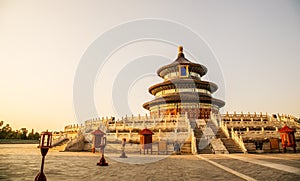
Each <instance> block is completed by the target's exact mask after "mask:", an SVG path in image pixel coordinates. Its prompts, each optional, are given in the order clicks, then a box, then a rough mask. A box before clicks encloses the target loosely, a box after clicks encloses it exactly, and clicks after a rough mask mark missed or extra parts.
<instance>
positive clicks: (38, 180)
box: [35, 131, 52, 181]
mask: <svg viewBox="0 0 300 181" xmlns="http://www.w3.org/2000/svg"><path fill="white" fill-rule="evenodd" d="M51 144H52V133H51V132H48V131H44V132H42V133H41V137H40V144H39V146H38V147H39V148H40V149H41V154H42V164H41V171H40V172H39V173H38V174H37V176H36V177H35V181H46V180H47V178H46V175H45V174H44V162H45V156H46V155H47V153H48V150H49V148H51Z"/></svg>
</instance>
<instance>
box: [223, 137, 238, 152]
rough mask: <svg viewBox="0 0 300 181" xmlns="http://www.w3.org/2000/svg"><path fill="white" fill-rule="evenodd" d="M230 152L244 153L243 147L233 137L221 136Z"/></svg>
mask: <svg viewBox="0 0 300 181" xmlns="http://www.w3.org/2000/svg"><path fill="white" fill-rule="evenodd" d="M221 140H222V142H223V144H224V145H225V147H226V148H227V150H228V152H229V153H243V151H242V150H241V148H240V147H239V146H238V145H237V144H236V143H235V141H234V140H233V139H231V138H221Z"/></svg>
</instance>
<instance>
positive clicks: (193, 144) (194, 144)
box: [191, 130, 197, 155]
mask: <svg viewBox="0 0 300 181" xmlns="http://www.w3.org/2000/svg"><path fill="white" fill-rule="evenodd" d="M191 136H192V139H191V149H192V154H194V155H195V154H197V140H196V137H195V135H194V131H193V130H192V131H191Z"/></svg>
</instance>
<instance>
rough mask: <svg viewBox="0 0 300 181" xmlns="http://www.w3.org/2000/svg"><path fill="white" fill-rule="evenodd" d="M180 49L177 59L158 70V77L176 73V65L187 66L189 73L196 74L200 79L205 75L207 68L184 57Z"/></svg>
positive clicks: (180, 48)
mask: <svg viewBox="0 0 300 181" xmlns="http://www.w3.org/2000/svg"><path fill="white" fill-rule="evenodd" d="M182 50H183V49H182V47H179V53H178V57H177V59H176V60H174V62H172V63H171V64H168V65H165V66H163V67H161V68H159V69H158V71H157V74H158V75H159V76H160V77H162V78H163V77H164V76H165V75H166V74H168V73H171V72H176V71H177V70H178V69H177V67H178V65H189V70H190V71H191V72H196V73H198V74H199V75H200V76H201V77H202V76H203V75H205V74H206V73H207V68H206V67H205V66H204V65H201V64H198V63H193V62H191V61H189V60H188V59H186V58H185V57H184V54H183V53H182Z"/></svg>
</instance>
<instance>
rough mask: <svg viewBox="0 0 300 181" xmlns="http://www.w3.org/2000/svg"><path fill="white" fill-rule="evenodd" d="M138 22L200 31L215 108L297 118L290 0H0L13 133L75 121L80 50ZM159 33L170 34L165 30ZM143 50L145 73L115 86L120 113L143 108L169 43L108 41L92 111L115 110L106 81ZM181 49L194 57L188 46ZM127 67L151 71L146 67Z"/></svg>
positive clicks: (2, 69) (1, 64) (2, 90)
mask: <svg viewBox="0 0 300 181" xmlns="http://www.w3.org/2000/svg"><path fill="white" fill-rule="evenodd" d="M143 19H156V20H167V21H170V22H173V23H175V24H180V25H182V26H184V27H188V28H189V29H190V30H192V31H193V32H195V33H196V34H197V35H199V37H201V39H202V40H203V42H205V43H206V44H207V47H209V48H210V49H211V51H212V52H213V54H214V56H215V58H216V62H217V64H218V67H219V68H220V73H221V74H222V77H221V79H217V78H215V77H214V74H213V72H214V67H209V66H207V65H206V64H204V63H205V62H206V61H207V62H208V65H210V64H209V60H205V61H204V59H203V61H202V60H197V61H199V62H200V63H203V64H204V65H206V66H207V68H208V70H209V71H208V74H207V75H206V79H207V80H209V81H212V82H216V83H219V82H220V81H221V82H223V84H224V86H220V89H219V90H218V91H217V92H216V93H215V94H214V95H215V97H217V98H221V99H224V101H225V102H226V105H225V107H223V108H222V111H223V112H226V111H228V112H233V111H237V112H241V111H243V112H263V113H266V112H268V113H269V114H273V113H283V114H291V115H294V116H296V117H299V116H300V95H299V90H300V83H299V67H300V66H299V65H300V21H299V19H300V2H299V1H297V0H295V1H289V0H281V1H280V0H265V1H259V0H253V1H239V0H237V1H233V0H226V1H225V0H218V1H216V0H210V1H163V2H161V1H151V2H149V1H126V2H123V1H76V0H75V1H35V0H28V1H15V0H0V120H3V121H4V122H5V123H9V124H10V125H11V126H12V127H13V128H14V129H20V128H23V127H26V128H28V129H31V128H33V129H35V130H38V131H42V130H46V129H48V130H63V128H64V126H66V125H68V124H77V123H81V122H82V120H78V119H77V116H76V114H77V113H76V111H75V109H74V96H73V95H74V92H73V91H74V80H75V77H76V75H77V71H78V67H79V65H80V63H81V61H82V58H83V56H84V54H85V52H87V51H88V50H89V47H90V46H91V45H92V44H93V43H94V42H95V41H96V40H97V38H99V37H101V36H103V34H105V33H106V32H110V30H111V29H113V28H114V27H118V26H119V25H122V24H124V23H125V24H126V23H128V22H132V21H135V20H143ZM137 31H138V30H137ZM163 31H164V32H166V31H170V34H172V30H168V29H167V30H166V29H165V30H163ZM158 33H159V32H158ZM170 36H171V35H170ZM184 36H185V35H182V37H180V38H184ZM112 41H114V39H113V38H112ZM192 41H193V40H191V44H192ZM108 43H109V42H108ZM184 46H187V47H189V46H190V45H189V44H188V43H185V45H184ZM101 51H102V50H101V49H100V50H99V52H101ZM103 51H104V50H103ZM194 53H195V52H194ZM143 55H145V56H149V55H150V59H151V58H155V56H156V55H159V57H157V59H160V60H161V61H157V64H156V63H155V62H154V64H155V65H156V67H154V68H153V73H152V74H147V76H146V74H145V75H143V76H140V77H137V78H136V79H135V80H134V82H133V83H131V84H130V89H128V90H120V92H121V91H124V92H126V94H127V95H128V100H127V102H128V103H129V107H130V113H128V114H131V113H133V114H135V115H137V114H139V113H140V114H146V113H147V111H146V110H144V109H143V108H142V104H143V103H144V102H146V101H148V100H150V99H151V98H153V96H151V95H150V94H149V93H148V92H147V90H148V87H149V86H150V85H153V84H155V83H158V82H161V81H162V79H160V78H158V77H157V75H156V74H155V73H156V70H157V69H158V68H159V67H161V66H163V65H165V64H167V63H168V61H169V63H171V62H172V61H173V60H174V59H175V58H176V56H177V48H176V46H175V45H174V44H168V43H164V42H158V41H148V40H145V41H141V42H131V43H128V44H127V45H125V46H123V47H121V48H120V47H115V50H114V52H111V55H110V56H109V57H107V61H106V62H107V63H106V64H105V66H103V67H104V68H105V69H103V71H102V72H100V73H99V72H98V75H97V79H96V81H95V84H94V95H93V96H94V101H95V105H96V109H97V114H98V115H99V116H100V117H102V116H104V117H105V116H115V115H116V112H118V110H116V109H118V108H117V107H118V106H116V105H114V104H116V103H115V102H114V101H115V100H113V98H112V97H118V96H112V93H113V92H114V91H113V89H114V87H113V86H114V82H115V79H116V78H117V77H118V76H117V75H118V73H123V75H125V77H126V71H124V70H126V65H129V64H130V63H131V62H133V60H136V59H138V58H139V57H143ZM186 55H187V56H186V57H187V58H188V59H189V58H191V60H194V59H193V52H190V53H189V52H188V51H187V53H186ZM144 59H145V60H146V59H147V57H146V58H144ZM101 61H102V60H101ZM149 61H151V60H149ZM162 62H164V63H162ZM135 69H138V70H143V69H147V71H151V70H152V69H151V70H150V69H148V68H147V66H141V67H135ZM128 70H131V69H128ZM210 70H212V71H210ZM210 73H211V74H210ZM117 93H118V92H117ZM117 116H118V117H121V116H125V115H119V114H117ZM86 119H89V117H86Z"/></svg>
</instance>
